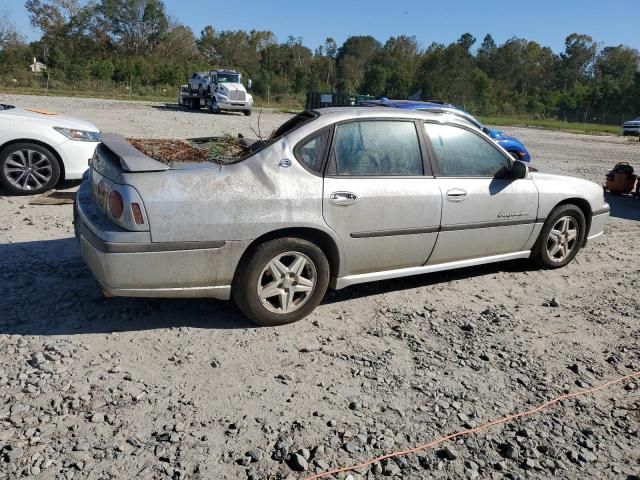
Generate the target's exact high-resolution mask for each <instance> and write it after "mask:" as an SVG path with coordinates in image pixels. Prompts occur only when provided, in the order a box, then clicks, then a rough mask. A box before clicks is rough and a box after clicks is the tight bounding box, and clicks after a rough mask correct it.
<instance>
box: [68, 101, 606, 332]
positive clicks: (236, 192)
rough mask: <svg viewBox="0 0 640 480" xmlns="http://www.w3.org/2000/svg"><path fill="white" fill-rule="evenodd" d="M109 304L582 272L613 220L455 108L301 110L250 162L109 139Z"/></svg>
mask: <svg viewBox="0 0 640 480" xmlns="http://www.w3.org/2000/svg"><path fill="white" fill-rule="evenodd" d="M75 217H76V235H77V237H78V239H79V241H80V249H81V253H82V256H83V258H84V259H85V261H86V262H87V264H88V266H89V268H90V269H91V271H92V272H93V274H94V275H95V277H96V278H97V280H98V282H99V283H100V284H101V286H102V288H103V289H104V290H105V292H106V293H107V294H109V295H118V296H145V297H146V296H152V297H213V298H218V299H229V298H230V297H231V296H232V295H233V299H234V301H235V302H236V303H237V305H238V306H239V308H240V309H241V310H242V311H243V312H244V314H245V315H246V316H247V317H249V318H250V319H252V320H253V321H255V322H257V323H258V324H261V325H277V324H284V323H289V322H293V321H296V320H299V319H301V318H303V317H304V316H306V315H307V314H309V313H310V312H311V311H312V310H313V309H314V308H315V307H316V306H317V305H318V304H319V303H320V301H321V300H322V298H323V296H324V294H325V292H326V290H327V288H328V287H331V288H334V289H341V288H344V287H347V286H349V285H354V284H358V283H363V282H370V281H374V280H384V279H390V278H397V277H404V276H409V275H417V274H423V273H429V272H436V271H442V270H448V269H454V268H461V267H468V266H472V265H479V264H485V263H490V262H498V261H503V260H512V259H523V258H529V257H531V258H532V259H533V260H534V261H535V262H537V264H538V265H540V266H542V267H545V268H557V267H562V266H564V265H566V264H567V263H569V262H570V261H571V260H572V259H573V258H574V257H575V256H576V254H577V253H578V250H579V249H580V248H581V247H583V246H584V245H585V244H586V243H587V241H588V240H590V239H593V238H595V237H597V236H599V235H601V234H602V233H603V226H604V225H605V224H606V222H607V220H608V217H609V207H608V205H607V204H606V203H605V200H604V196H603V190H602V188H601V187H600V186H599V185H596V184H595V183H592V182H589V181H587V180H583V179H579V178H571V177H566V176H560V175H551V174H546V173H541V172H533V171H529V169H528V168H527V166H526V165H525V164H524V163H522V162H519V161H514V160H513V159H512V158H511V157H510V156H509V154H508V153H507V152H506V151H505V150H503V149H502V148H501V147H499V146H498V145H496V144H495V143H494V142H492V141H491V139H490V138H489V137H488V136H486V135H485V134H484V133H483V132H482V131H481V130H479V129H477V128H474V127H473V126H471V125H470V124H469V123H468V122H465V121H463V120H461V119H460V118H459V117H457V116H456V115H448V114H437V113H430V112H419V111H408V110H398V109H389V108H377V107H376V108H366V109H363V108H358V107H355V108H327V109H320V110H317V111H306V112H303V113H300V114H299V115H297V116H295V117H294V118H292V119H290V120H289V121H287V122H286V123H285V124H283V125H282V126H281V127H280V128H278V129H277V130H276V131H275V132H274V134H273V135H272V137H271V139H270V140H269V141H266V142H258V143H256V144H254V146H253V147H252V149H251V152H250V153H249V154H248V155H246V156H245V158H241V159H236V160H233V161H231V162H228V163H224V162H222V163H208V162H205V163H193V164H177V165H176V166H174V167H172V168H169V167H168V166H166V165H164V164H162V163H159V162H156V161H155V160H152V159H150V158H148V157H146V156H144V155H143V154H142V153H141V152H139V151H138V150H136V149H134V148H133V147H131V146H130V145H129V144H128V143H127V142H126V141H125V140H124V139H123V138H122V137H119V136H115V135H105V136H104V140H103V143H102V144H101V145H100V146H99V147H98V149H97V151H96V154H95V156H94V158H93V160H92V163H91V169H90V172H89V173H88V174H87V176H86V178H85V181H84V182H83V184H82V186H81V188H80V190H79V192H78V195H77V200H76V203H75Z"/></svg>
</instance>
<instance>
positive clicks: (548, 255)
mask: <svg viewBox="0 0 640 480" xmlns="http://www.w3.org/2000/svg"><path fill="white" fill-rule="evenodd" d="M586 224H587V222H586V221H585V218H584V214H583V213H582V210H580V209H579V208H578V207H577V206H575V205H561V206H559V207H557V208H555V209H554V210H553V211H552V212H551V214H550V215H549V217H548V218H547V221H546V222H545V223H544V226H543V227H542V231H541V232H540V236H539V237H538V240H537V242H536V244H535V246H534V247H533V250H532V255H531V257H532V259H533V260H534V261H535V262H536V263H537V264H538V265H540V266H541V267H543V268H560V267H564V266H565V265H567V264H568V263H569V262H571V260H573V259H574V258H575V256H576V255H577V254H578V251H579V250H580V248H581V247H582V244H583V243H584V237H585V235H586Z"/></svg>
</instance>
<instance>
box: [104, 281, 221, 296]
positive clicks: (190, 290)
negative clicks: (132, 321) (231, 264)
mask: <svg viewBox="0 0 640 480" xmlns="http://www.w3.org/2000/svg"><path fill="white" fill-rule="evenodd" d="M103 290H104V292H105V294H106V295H108V296H113V297H147V298H215V299H217V300H229V299H230V298H231V285H219V286H215V287H181V288H136V289H129V288H109V287H104V286H103Z"/></svg>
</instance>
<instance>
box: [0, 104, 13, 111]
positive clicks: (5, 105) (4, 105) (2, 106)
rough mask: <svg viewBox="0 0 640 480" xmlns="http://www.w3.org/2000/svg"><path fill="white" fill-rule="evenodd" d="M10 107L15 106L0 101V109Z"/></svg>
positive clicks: (8, 108) (9, 108)
mask: <svg viewBox="0 0 640 480" xmlns="http://www.w3.org/2000/svg"><path fill="white" fill-rule="evenodd" d="M12 108H16V107H14V106H13V105H7V104H6V103H0V110H11V109H12Z"/></svg>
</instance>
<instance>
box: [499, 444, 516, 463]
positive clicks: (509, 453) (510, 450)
mask: <svg viewBox="0 0 640 480" xmlns="http://www.w3.org/2000/svg"><path fill="white" fill-rule="evenodd" d="M500 454H501V455H502V456H503V457H504V458H508V459H509V460H517V459H518V450H517V447H516V446H515V445H513V444H512V443H510V442H507V443H503V444H502V445H500Z"/></svg>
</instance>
